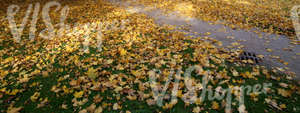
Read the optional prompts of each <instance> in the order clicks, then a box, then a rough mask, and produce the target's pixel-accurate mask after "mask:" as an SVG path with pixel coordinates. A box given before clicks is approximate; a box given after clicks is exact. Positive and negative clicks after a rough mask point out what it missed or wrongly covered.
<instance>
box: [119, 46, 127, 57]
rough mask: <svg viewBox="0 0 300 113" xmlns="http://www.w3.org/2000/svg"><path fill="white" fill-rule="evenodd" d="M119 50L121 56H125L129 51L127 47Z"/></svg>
mask: <svg viewBox="0 0 300 113" xmlns="http://www.w3.org/2000/svg"><path fill="white" fill-rule="evenodd" d="M119 52H120V55H121V56H124V55H126V53H127V51H126V50H125V49H123V48H120V50H119Z"/></svg>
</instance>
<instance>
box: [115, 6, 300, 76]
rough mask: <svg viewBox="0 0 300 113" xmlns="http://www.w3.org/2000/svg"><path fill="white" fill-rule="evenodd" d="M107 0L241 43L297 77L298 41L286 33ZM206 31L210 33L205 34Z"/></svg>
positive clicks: (299, 63) (227, 41)
mask: <svg viewBox="0 0 300 113" xmlns="http://www.w3.org/2000/svg"><path fill="white" fill-rule="evenodd" d="M109 1H110V2H112V3H113V4H116V5H120V6H121V7H124V8H125V9H126V10H127V11H128V12H130V13H143V14H146V15H147V16H149V17H151V18H153V19H154V20H155V22H156V23H157V24H160V25H164V24H165V25H175V26H177V28H180V26H188V29H189V30H188V31H185V32H187V34H188V35H190V36H194V37H199V36H202V37H203V36H208V37H211V38H214V39H216V40H219V41H221V42H222V43H223V47H228V46H232V45H237V44H241V45H242V46H243V48H242V49H243V50H244V51H247V52H253V53H256V54H260V55H264V56H265V58H264V59H263V63H261V65H264V66H266V67H279V68H282V69H286V68H289V69H290V70H291V71H293V72H295V73H296V75H297V79H298V80H299V79H300V56H299V55H297V53H300V45H293V44H290V39H288V37H287V36H283V35H276V34H270V33H264V32H260V31H259V30H258V29H252V30H237V29H235V30H234V29H232V28H230V27H227V26H225V25H223V24H212V23H210V22H206V21H202V20H199V19H196V18H190V17H186V16H183V15H181V14H180V13H178V12H173V13H169V14H165V13H163V11H162V10H159V9H155V8H152V7H145V6H143V5H132V4H131V3H129V2H124V1H121V2H120V1H119V0H109ZM178 30H179V29H178ZM207 32H209V33H210V34H207ZM204 34H205V35H204ZM236 42H237V43H236ZM271 50H272V51H271ZM278 59H281V60H282V61H284V62H287V63H288V64H287V65H286V64H283V63H282V62H279V60H278Z"/></svg>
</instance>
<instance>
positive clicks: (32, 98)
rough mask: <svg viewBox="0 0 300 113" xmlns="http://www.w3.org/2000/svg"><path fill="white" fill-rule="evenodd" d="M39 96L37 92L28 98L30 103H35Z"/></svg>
mask: <svg viewBox="0 0 300 113" xmlns="http://www.w3.org/2000/svg"><path fill="white" fill-rule="evenodd" d="M39 96H40V93H39V92H35V93H34V94H33V95H32V96H31V97H30V100H31V101H32V102H35V101H36V100H37V99H38V98H39Z"/></svg>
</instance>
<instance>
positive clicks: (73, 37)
mask: <svg viewBox="0 0 300 113" xmlns="http://www.w3.org/2000/svg"><path fill="white" fill-rule="evenodd" d="M61 3H62V4H65V5H69V7H70V8H71V11H70V14H69V16H68V18H67V23H68V24H70V25H72V26H76V25H75V24H74V23H79V26H78V27H74V28H73V29H71V31H68V32H66V33H65V35H63V36H60V37H55V38H54V39H52V40H47V39H43V38H41V37H36V38H35V39H34V40H29V39H28V31H29V28H28V27H27V28H25V32H24V36H22V40H21V42H20V43H17V42H15V41H14V39H13V37H12V35H11V33H10V30H9V29H8V22H7V21H4V22H2V23H1V26H0V32H1V36H0V112H9V113H16V112H58V111H59V112H80V113H87V112H89V113H90V112H95V113H100V112H126V113H130V112H149V113H152V112H204V111H208V112H224V111H225V110H224V109H225V106H224V105H222V104H223V103H224V102H226V100H225V99H223V100H216V101H208V100H206V101H204V102H196V103H194V104H190V103H184V102H183V101H182V100H181V99H179V100H178V102H170V98H168V97H170V95H171V91H172V89H173V88H172V86H173V85H174V84H175V83H173V81H172V82H171V83H170V86H169V87H168V90H167V93H166V96H165V97H166V98H164V102H163V106H162V107H159V106H158V105H157V104H156V101H155V100H154V96H153V93H152V89H151V84H150V82H149V79H150V77H149V73H152V70H153V69H158V70H161V72H162V74H161V75H159V77H158V79H157V82H159V83H158V84H157V85H158V86H159V87H163V86H164V83H165V82H166V81H167V78H168V75H169V74H170V73H171V72H172V70H178V69H181V70H186V69H187V68H188V67H189V66H193V65H197V66H199V67H201V68H202V69H203V70H202V71H201V72H198V73H196V72H193V73H192V78H191V79H190V80H191V82H192V83H193V84H194V85H195V87H197V94H198V95H199V94H200V93H201V88H198V87H200V86H201V81H202V79H201V78H202V77H201V76H203V75H206V76H209V77H210V79H209V82H208V87H209V88H210V89H213V90H217V89H218V88H217V87H222V88H224V89H225V88H229V87H234V86H238V87H239V86H242V85H254V84H263V83H272V86H271V87H270V88H269V89H268V90H267V93H266V94H263V93H261V94H260V93H255V92H254V93H251V94H250V95H246V96H245V105H244V108H240V107H239V105H238V102H237V98H238V96H237V95H234V96H233V98H232V101H233V103H232V108H233V109H232V111H231V112H238V111H239V112H246V111H248V112H258V111H259V112H299V110H300V105H299V103H300V102H299V99H300V98H299V97H300V96H299V94H300V88H299V85H298V84H296V83H295V82H294V81H293V80H292V78H293V76H292V75H283V74H278V73H276V71H275V70H273V71H271V70H267V69H265V68H264V67H261V66H251V65H243V64H240V63H238V62H236V61H235V59H234V58H232V57H231V56H232V55H231V54H236V53H237V51H234V52H228V51H226V50H223V49H222V48H218V47H217V45H220V44H221V42H218V41H216V40H213V39H210V38H207V37H206V38H203V37H199V38H190V37H186V36H184V34H183V33H180V32H174V31H172V27H168V26H158V25H156V24H154V22H153V20H152V19H150V18H147V17H146V16H145V15H141V14H131V13H128V12H126V11H125V10H123V9H121V8H118V7H116V6H113V5H112V4H109V3H107V2H103V1H94V0H91V1H87V0H84V1H83V0H82V1H76V2H68V1H61ZM26 4H29V3H27V2H24V3H22V6H24V7H26ZM19 5H20V4H19ZM21 10H22V9H21ZM24 10H25V9H23V11H22V12H20V14H19V16H18V17H17V18H16V20H17V22H20V21H21V20H22V17H23V16H22V15H25V14H24V13H25V11H24ZM82 12H84V13H82ZM1 14H2V13H1ZM2 16H3V17H5V15H1V17H2ZM51 17H53V19H54V23H58V20H59V18H58V17H59V15H58V13H55V12H52V13H51ZM122 20H128V21H125V22H124V23H123V25H122V26H124V28H123V29H109V28H110V27H108V29H103V30H102V34H103V37H102V40H103V42H102V50H99V49H98V48H97V38H96V34H97V31H94V30H93V29H89V26H87V24H85V23H88V22H89V23H103V25H104V26H110V25H111V24H112V23H113V22H114V21H118V22H117V23H121V21H122ZM115 25H116V26H121V25H119V24H115ZM44 26H45V25H43V23H42V20H38V25H37V27H38V31H41V29H43V28H44ZM171 31H172V32H171ZM86 32H88V35H84V33H86ZM85 38H88V39H89V40H90V44H89V45H88V49H89V51H85V49H87V48H84V43H85V42H84V40H85ZM178 79H179V80H180V82H179V84H180V85H179V88H178V92H179V93H177V95H176V96H177V97H178V98H181V97H182V95H184V94H186V93H187V91H188V90H187V87H186V85H185V84H184V80H183V79H184V75H183V73H182V74H180V76H179V77H178ZM198 100H199V99H198Z"/></svg>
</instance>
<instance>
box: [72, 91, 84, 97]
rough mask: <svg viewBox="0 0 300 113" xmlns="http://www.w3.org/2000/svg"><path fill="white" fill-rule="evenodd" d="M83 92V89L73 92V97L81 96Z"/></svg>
mask: <svg viewBox="0 0 300 113" xmlns="http://www.w3.org/2000/svg"><path fill="white" fill-rule="evenodd" d="M83 93H84V92H83V91H80V92H75V93H74V97H75V98H81V97H82V96H83Z"/></svg>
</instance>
